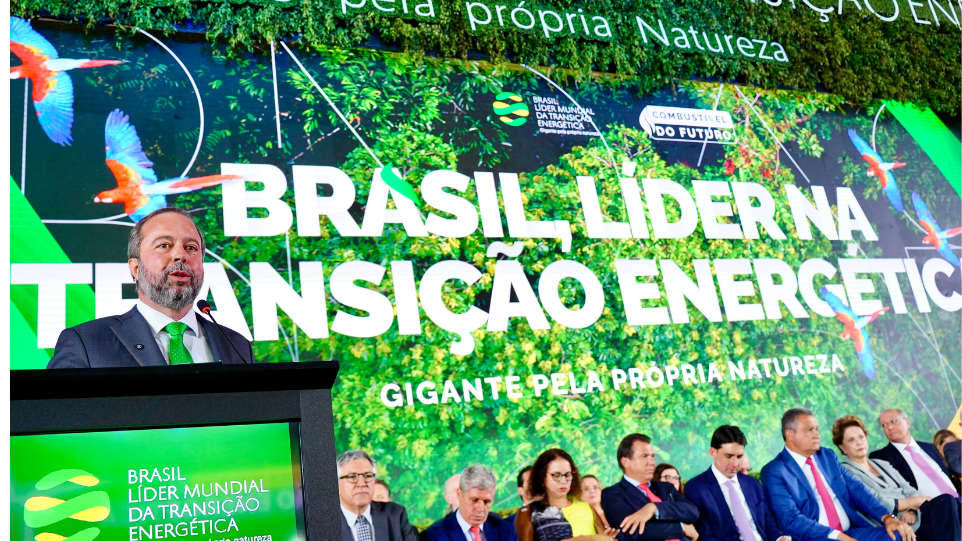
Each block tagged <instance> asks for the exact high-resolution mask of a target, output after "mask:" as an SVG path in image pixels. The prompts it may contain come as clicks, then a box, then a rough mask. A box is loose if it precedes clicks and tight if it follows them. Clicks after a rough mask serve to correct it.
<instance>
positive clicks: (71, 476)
mask: <svg viewBox="0 0 962 541" xmlns="http://www.w3.org/2000/svg"><path fill="white" fill-rule="evenodd" d="M68 482H69V483H73V484H75V485H79V486H82V487H92V486H95V485H97V484H98V483H100V479H97V478H96V477H94V476H93V475H91V474H90V473H88V472H85V471H83V470H75V469H64V470H57V471H55V472H53V473H50V474H48V475H46V476H44V478H43V479H41V480H40V481H37V485H36V486H37V490H42V491H47V490H50V489H52V488H54V487H57V486H60V485H62V484H63V483H68ZM109 514H110V499H109V498H108V497H107V493H106V492H104V491H103V490H95V491H93V492H87V493H85V494H81V495H79V496H76V497H74V498H70V499H69V500H61V499H60V498H53V497H51V496H34V497H32V498H30V499H28V500H27V501H26V502H25V503H24V506H23V521H24V523H26V525H27V526H28V527H30V528H46V527H47V526H50V525H52V524H56V523H58V522H60V521H62V520H66V519H68V518H72V519H74V520H80V521H83V522H100V521H102V520H104V519H106V518H107V516H108V515H109ZM98 535H100V528H96V527H90V528H86V529H83V530H81V531H79V532H77V533H75V534H73V535H71V536H69V537H68V536H64V535H59V534H56V533H53V532H40V533H39V534H37V536H36V537H35V538H34V539H36V540H37V541H91V540H93V539H95V538H96V537H97V536H98Z"/></svg>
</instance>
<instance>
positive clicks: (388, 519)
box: [341, 502, 418, 541]
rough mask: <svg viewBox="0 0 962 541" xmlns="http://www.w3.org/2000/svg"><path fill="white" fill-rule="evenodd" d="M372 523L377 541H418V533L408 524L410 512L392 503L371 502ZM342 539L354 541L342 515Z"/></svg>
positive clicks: (342, 514)
mask: <svg viewBox="0 0 962 541" xmlns="http://www.w3.org/2000/svg"><path fill="white" fill-rule="evenodd" d="M371 522H372V523H373V525H374V539H375V540H376V541H418V531H417V529H416V528H415V527H414V526H411V523H410V522H408V512H407V510H406V509H405V508H404V507H403V506H400V505H398V504H396V503H391V502H371ZM341 539H343V540H344V541H354V534H353V533H351V527H350V526H348V525H347V519H345V518H344V513H341Z"/></svg>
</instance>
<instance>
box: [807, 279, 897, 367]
mask: <svg viewBox="0 0 962 541" xmlns="http://www.w3.org/2000/svg"><path fill="white" fill-rule="evenodd" d="M819 292H820V293H821V294H822V299H823V300H824V301H825V302H827V303H828V305H829V306H831V307H832V310H833V311H834V312H835V317H836V318H838V320H839V321H841V322H842V324H843V325H845V332H843V333H842V340H846V339H848V338H851V339H852V342H853V343H854V344H855V353H856V354H858V360H859V361H860V362H861V363H862V371H863V372H865V375H866V376H868V379H873V378H875V356H874V355H872V346H871V345H870V344H869V341H868V329H866V328H865V327H866V326H867V325H868V324H869V323H871V322H873V321H875V320H876V319H877V318H878V317H879V316H880V315H882V314H883V313H884V312H887V311H888V309H889V307H888V306H886V307H884V308H882V309H881V310H878V311H876V312H872V313H871V314H869V315H867V316H862V317H858V316H856V315H855V312H853V311H852V309H851V308H849V307H848V306H846V305H845V304H844V303H843V302H842V300H841V299H839V298H838V297H836V296H835V295H834V294H833V293H832V292H831V291H829V290H828V288H826V287H824V286H823V287H822V288H821V289H820V290H819Z"/></svg>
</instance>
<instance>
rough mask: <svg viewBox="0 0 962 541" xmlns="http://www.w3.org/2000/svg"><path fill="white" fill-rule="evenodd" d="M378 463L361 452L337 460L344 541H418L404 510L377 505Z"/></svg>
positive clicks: (391, 505)
mask: <svg viewBox="0 0 962 541" xmlns="http://www.w3.org/2000/svg"><path fill="white" fill-rule="evenodd" d="M376 478H377V464H376V463H375V462H374V459H373V458H371V457H370V456H369V455H368V454H367V453H365V452H364V451H361V450H360V449H352V450H350V451H344V452H343V453H341V454H340V455H339V456H338V457H337V495H338V498H339V499H340V501H341V539H342V541H417V540H418V531H417V530H416V529H415V528H414V526H411V523H410V522H409V521H408V513H407V510H406V509H404V507H402V506H400V505H398V504H396V503H391V502H374V501H371V500H372V499H373V498H374V482H375V479H376Z"/></svg>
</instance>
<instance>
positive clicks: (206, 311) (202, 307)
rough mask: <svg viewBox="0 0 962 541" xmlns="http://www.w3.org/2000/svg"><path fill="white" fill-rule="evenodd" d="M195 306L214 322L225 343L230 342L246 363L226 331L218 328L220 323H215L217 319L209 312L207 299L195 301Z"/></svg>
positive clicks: (245, 361) (245, 362)
mask: <svg viewBox="0 0 962 541" xmlns="http://www.w3.org/2000/svg"><path fill="white" fill-rule="evenodd" d="M197 308H199V309H200V312H201V313H202V314H204V315H206V316H207V317H209V318H210V320H211V321H213V322H214V326H215V327H217V330H219V331H220V333H221V334H223V335H224V339H225V340H227V343H228V344H230V347H232V348H234V351H236V352H237V356H238V357H240V359H241V360H242V361H244V364H247V359H245V358H244V356H243V355H241V352H240V350H238V349H237V346H235V345H234V342H233V341H231V339H230V337H229V336H227V333H225V332H224V329H221V328H220V323H217V320H216V319H214V314H212V313H211V310H210V305H209V304H207V301H205V300H203V299H201V300H199V301H197ZM252 360H253V359H252Z"/></svg>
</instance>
